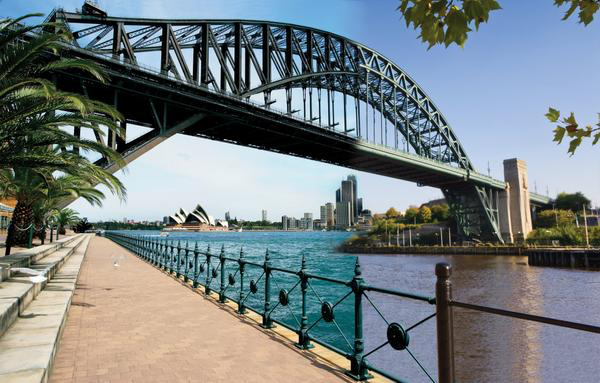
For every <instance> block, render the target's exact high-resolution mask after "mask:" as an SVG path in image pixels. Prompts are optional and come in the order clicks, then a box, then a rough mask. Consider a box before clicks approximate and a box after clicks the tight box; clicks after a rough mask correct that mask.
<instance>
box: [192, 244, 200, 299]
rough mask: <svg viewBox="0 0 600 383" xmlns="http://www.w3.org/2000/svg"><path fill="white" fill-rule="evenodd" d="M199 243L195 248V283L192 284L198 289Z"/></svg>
mask: <svg viewBox="0 0 600 383" xmlns="http://www.w3.org/2000/svg"><path fill="white" fill-rule="evenodd" d="M198 267H199V265H198V242H196V245H195V246H194V282H193V283H192V286H193V287H194V288H195V287H198V277H199V274H200V273H199V271H198Z"/></svg>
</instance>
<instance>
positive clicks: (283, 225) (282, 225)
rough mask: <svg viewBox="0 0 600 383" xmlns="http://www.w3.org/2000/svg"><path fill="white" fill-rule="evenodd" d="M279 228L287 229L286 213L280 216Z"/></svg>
mask: <svg viewBox="0 0 600 383" xmlns="http://www.w3.org/2000/svg"><path fill="white" fill-rule="evenodd" d="M281 229H282V230H287V229H288V217H287V215H284V216H283V217H281Z"/></svg>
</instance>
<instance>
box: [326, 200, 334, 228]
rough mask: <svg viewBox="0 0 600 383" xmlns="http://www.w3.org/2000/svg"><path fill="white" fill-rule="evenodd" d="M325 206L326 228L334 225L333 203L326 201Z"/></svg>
mask: <svg viewBox="0 0 600 383" xmlns="http://www.w3.org/2000/svg"><path fill="white" fill-rule="evenodd" d="M325 207H326V208H327V215H326V220H325V221H324V222H326V224H327V227H328V228H332V227H334V226H335V205H334V204H332V203H331V202H327V203H326V204H325Z"/></svg>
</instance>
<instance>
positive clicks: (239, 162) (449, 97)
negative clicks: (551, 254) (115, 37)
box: [3, 0, 600, 221]
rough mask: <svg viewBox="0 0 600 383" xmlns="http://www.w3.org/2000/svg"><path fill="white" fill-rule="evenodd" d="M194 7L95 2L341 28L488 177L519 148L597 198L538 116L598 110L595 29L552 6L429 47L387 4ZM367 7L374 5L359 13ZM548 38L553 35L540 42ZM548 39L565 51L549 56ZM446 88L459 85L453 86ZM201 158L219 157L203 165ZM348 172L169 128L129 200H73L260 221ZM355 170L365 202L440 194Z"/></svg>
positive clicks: (595, 187)
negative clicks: (423, 102) (389, 65)
mask: <svg viewBox="0 0 600 383" xmlns="http://www.w3.org/2000/svg"><path fill="white" fill-rule="evenodd" d="M80 3H81V2H80V1H79V0H77V1H75V0H66V1H61V2H50V3H44V4H40V3H39V2H35V1H32V0H26V1H16V0H8V1H7V0H5V1H4V2H3V4H4V5H5V6H6V8H5V9H6V10H7V16H18V15H21V14H24V13H29V12H31V11H41V12H46V13H47V12H48V11H50V9H51V8H52V7H53V6H57V5H60V6H63V7H64V8H65V9H70V10H74V9H75V8H76V7H80V6H81V4H80ZM183 3H187V1H183ZM202 5H203V6H202V7H198V6H197V5H195V6H194V7H185V6H183V5H182V6H181V7H169V6H168V2H166V1H162V0H152V1H145V2H143V3H141V4H138V5H136V6H135V7H134V6H132V5H131V4H129V3H126V2H108V1H104V2H101V6H102V7H104V8H105V9H106V10H107V11H108V12H109V14H112V15H116V16H140V17H144V16H145V17H152V16H153V15H156V14H161V15H162V16H163V17H165V18H167V17H172V18H178V17H199V18H235V17H243V18H255V19H270V20H276V21H294V22H295V23H299V24H303V25H309V26H314V27H317V28H322V29H324V30H328V31H332V32H335V33H339V34H341V35H346V36H349V37H350V38H353V39H355V40H357V41H360V42H362V43H364V44H366V45H368V46H371V47H373V48H375V49H377V50H378V51H380V52H381V53H382V54H384V55H386V56H388V57H390V58H391V59H392V60H393V61H395V62H397V63H398V64H399V65H400V66H401V67H402V68H403V69H405V70H406V71H407V73H409V74H410V75H411V77H413V78H414V79H415V80H416V81H417V82H418V83H419V84H420V85H421V86H422V87H423V88H424V89H425V90H426V91H427V93H428V94H429V95H430V96H431V97H432V99H433V100H434V101H435V102H436V104H437V105H438V106H439V107H440V109H441V110H442V111H443V112H444V114H445V116H446V118H447V119H448V121H449V122H450V124H451V126H452V127H453V128H454V130H455V132H456V133H457V135H458V137H459V138H460V140H461V142H462V143H463V145H464V146H465V148H466V150H467V151H468V153H469V155H470V158H471V160H472V161H473V163H474V164H475V166H476V168H477V169H478V170H479V171H480V172H483V173H487V171H486V168H487V165H488V161H489V164H490V169H491V175H492V176H493V177H495V178H498V179H502V161H503V160H504V159H506V158H512V157H517V158H520V159H523V160H525V161H526V163H527V165H528V167H529V175H530V177H529V178H530V185H529V187H530V190H532V191H536V190H537V192H538V193H541V194H546V187H547V186H546V185H548V188H549V191H550V195H551V196H554V195H555V194H556V193H557V192H561V191H567V192H575V191H579V190H580V191H582V192H583V193H584V194H586V195H587V196H588V197H589V198H590V199H592V201H593V205H598V204H599V203H600V177H598V176H597V175H598V174H600V163H599V161H598V156H597V151H598V149H597V147H591V146H590V145H587V144H586V145H583V146H582V147H581V148H580V149H579V150H578V151H577V153H576V154H575V155H574V156H572V157H569V156H568V155H567V154H566V148H565V146H564V145H563V146H557V145H555V143H553V142H552V128H553V127H552V124H550V123H548V121H547V120H546V119H545V117H544V113H545V112H546V110H547V108H548V106H554V107H558V108H559V109H561V110H563V111H565V112H566V113H568V112H569V111H571V110H572V111H574V112H576V114H577V115H578V117H580V118H581V119H582V120H585V121H586V122H589V121H592V118H593V116H595V115H596V112H598V111H597V103H595V101H594V100H592V99H590V98H589V97H585V95H586V94H589V93H590V92H593V90H594V89H596V88H597V87H598V84H599V83H600V75H599V74H598V73H597V71H595V70H594V69H593V68H596V67H598V65H600V64H599V62H600V53H599V52H598V51H597V50H594V49H588V48H586V47H589V46H594V44H595V43H594V42H595V41H597V40H598V38H599V37H600V32H599V31H598V28H594V27H593V26H591V27H588V28H584V27H582V26H580V25H578V24H577V23H576V21H575V20H574V19H572V20H569V21H566V22H562V21H561V20H560V19H561V18H562V15H563V12H562V10H560V9H558V8H556V7H554V6H553V5H552V4H551V2H548V3H547V4H546V3H544V4H530V3H526V4H525V3H519V4H517V3H516V2H507V3H506V4H503V9H502V10H501V11H499V12H497V14H495V15H494V18H493V20H491V22H490V23H489V24H486V25H484V26H482V28H481V31H480V32H479V33H477V34H474V35H473V36H472V38H470V39H469V41H468V43H467V46H466V47H465V48H464V49H461V48H457V47H451V48H448V49H445V48H442V47H434V48H432V49H431V50H429V51H428V50H427V47H426V46H425V45H424V44H422V43H421V42H419V41H418V40H417V39H416V33H415V32H414V31H412V30H410V29H407V28H406V27H405V26H404V24H403V23H402V22H400V20H399V15H398V14H397V13H396V12H395V7H396V2H394V1H381V2H377V3H372V2H371V3H368V4H367V3H366V2H365V1H331V2H328V3H327V4H322V6H323V7H326V9H325V11H324V12H323V13H321V14H319V13H314V12H310V8H311V7H310V6H307V5H306V2H300V1H290V2H286V3H285V5H281V4H279V3H276V2H270V1H267V2H264V3H261V4H260V5H257V4H255V3H251V2H245V1H236V2H234V3H232V4H229V5H222V4H215V3H213V2H203V3H202ZM367 7H370V8H373V12H366V8H367ZM182 9H186V12H183V11H182ZM199 9H202V10H201V11H200V10H199ZM375 14H376V15H378V16H377V20H376V19H374V16H373V15H375ZM331 15H335V17H331ZM379 19H381V20H379ZM547 41H553V42H554V43H553V44H551V45H550V44H546V42H547ZM399 47H402V49H399ZM532 47H534V48H532ZM556 47H560V49H561V52H562V54H563V55H565V56H568V57H570V58H571V59H570V60H569V61H568V62H562V61H560V62H559V61H557V60H555V56H556ZM509 48H510V49H509ZM404 52H410V53H411V54H409V55H407V54H404ZM482 63H484V64H485V65H482ZM557 73H570V77H569V81H565V82H561V87H560V89H558V87H556V86H553V84H554V81H551V80H552V79H555V78H556V76H557ZM517 84H518V89H519V91H516V89H517ZM456 89H463V90H464V91H461V92H459V93H457V92H456ZM492 90H493V91H492ZM498 105H502V107H501V108H499V107H498ZM533 142H535V145H532V143H533ZM207 158H218V159H219V160H218V161H211V163H210V164H208V163H207V161H206V159H207ZM290 169H293V171H290ZM573 169H585V170H586V172H579V171H573ZM348 171H349V170H348V169H345V168H340V167H337V166H333V165H328V164H321V163H316V162H312V161H309V160H303V159H298V158H292V157H286V156H282V155H278V154H275V153H266V152H261V151H258V150H256V149H249V148H242V147H237V146H233V145H229V144H223V143H217V142H212V141H206V140H202V139H189V138H187V137H179V136H175V137H173V138H171V139H169V140H167V141H166V142H165V143H163V144H161V145H159V146H158V147H157V148H156V149H154V150H153V151H152V152H150V153H148V154H146V155H144V156H142V157H141V158H140V159H138V160H136V161H135V162H134V163H132V164H131V165H130V166H129V168H128V170H127V171H126V172H119V173H117V175H118V176H119V177H120V178H121V179H122V180H123V181H124V183H125V185H126V186H127V187H128V190H129V199H128V202H126V203H124V204H122V203H120V202H119V201H118V199H116V198H114V197H112V196H109V197H108V198H107V199H106V201H105V202H104V207H103V208H102V209H100V208H97V207H90V206H89V205H87V204H86V203H85V202H83V201H77V202H75V203H74V204H73V205H72V206H71V207H72V208H74V209H75V210H77V211H79V212H80V215H81V216H85V217H88V218H89V219H90V220H94V221H95V220H101V219H102V220H107V219H119V218H118V217H122V216H124V215H127V216H128V217H133V218H135V219H139V220H143V219H147V220H151V219H154V218H156V217H161V216H162V215H163V213H162V212H163V210H165V211H170V210H173V209H175V208H177V206H178V205H191V204H193V203H194V202H195V201H197V200H202V201H205V202H204V203H205V204H206V206H207V208H208V209H209V210H211V211H212V212H213V213H214V214H215V215H216V216H223V214H224V212H225V211H228V210H230V211H232V212H233V213H232V215H233V216H238V217H241V216H244V217H247V218H248V219H256V220H258V219H260V214H261V213H260V206H265V207H266V208H267V209H268V210H269V211H270V212H272V213H271V216H272V217H278V216H281V215H283V214H285V213H287V214H294V215H298V216H299V215H301V214H302V213H303V210H304V209H301V208H298V209H297V210H295V209H296V208H295V206H320V205H321V204H322V201H323V200H327V199H329V198H330V197H328V196H329V190H331V187H332V186H333V185H334V184H335V183H337V180H338V179H339V178H340V177H343V176H344V175H345V174H347V173H348ZM356 174H357V176H359V177H360V178H361V180H362V185H363V188H362V195H363V196H364V197H365V198H366V199H368V200H369V201H370V204H369V206H370V207H371V208H372V210H373V211H383V210H384V209H387V208H388V207H390V206H394V207H396V208H397V209H403V208H405V207H406V206H408V205H411V204H415V205H417V204H420V203H422V202H425V201H427V200H429V199H434V198H437V197H441V193H440V192H439V190H436V189H431V188H419V187H417V186H416V185H414V184H411V183H408V182H403V181H398V180H393V179H389V178H386V177H381V176H374V175H370V174H367V173H361V172H356ZM157 181H158V182H157ZM242 192H243V198H240V195H241V194H242ZM165 197H166V198H165ZM156 201H161V203H160V204H157V203H156ZM232 201H233V202H232ZM289 201H294V204H293V205H292V204H291V203H290V202H289ZM297 202H300V203H297ZM312 209H315V208H314V207H313V208H312ZM313 212H315V213H316V211H313Z"/></svg>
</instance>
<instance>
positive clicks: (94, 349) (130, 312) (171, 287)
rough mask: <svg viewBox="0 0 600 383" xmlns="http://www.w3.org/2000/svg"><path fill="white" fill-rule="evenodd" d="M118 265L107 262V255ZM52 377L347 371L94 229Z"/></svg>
mask: <svg viewBox="0 0 600 383" xmlns="http://www.w3.org/2000/svg"><path fill="white" fill-rule="evenodd" d="M118 256H122V259H121V260H120V265H119V266H118V267H114V266H113V260H114V259H115V257H118ZM50 381H51V382H71V381H77V382H84V381H85V382H88V381H89V382H105V381H106V382H108V381H111V382H112V381H118V382H154V381H156V382H175V381H178V382H179V381H207V382H231V381H247V382H267V381H275V382H282V381H310V382H324V381H349V380H348V379H347V378H346V377H345V376H344V375H343V371H342V370H341V369H340V368H339V367H337V366H336V365H334V364H333V363H332V362H330V361H329V360H327V359H325V358H322V357H321V356H318V355H316V354H315V353H313V352H303V351H300V350H298V349H296V348H295V347H294V346H293V345H292V343H291V342H289V341H288V340H286V339H284V338H283V337H282V336H280V335H278V334H277V333H275V332H273V331H269V332H266V331H264V330H262V329H261V328H260V327H258V326H257V325H256V324H255V323H254V322H253V321H252V320H251V319H248V318H243V319H242V318H240V317H237V316H236V315H234V314H232V312H231V310H228V309H227V308H220V307H219V306H217V305H215V304H214V303H213V301H211V300H209V299H207V298H203V297H202V296H200V295H198V294H197V293H196V292H194V291H192V290H191V289H187V288H186V287H184V286H183V285H182V284H181V283H180V282H178V281H176V280H174V279H173V278H171V277H169V276H167V275H165V274H163V273H161V272H159V271H158V270H157V269H155V268H153V267H152V266H150V265H148V264H146V263H144V262H143V261H141V260H139V259H138V258H136V257H134V256H133V255H131V254H130V253H129V252H127V251H126V250H124V249H123V248H121V247H119V246H118V245H116V244H114V243H113V242H111V241H110V240H108V239H105V238H99V237H95V238H92V240H91V242H90V245H89V248H88V251H87V254H86V258H85V260H84V262H83V265H82V268H81V273H80V276H79V281H78V285H77V289H76V291H75V296H74V298H73V304H72V306H71V309H70V311H69V316H68V319H67V324H66V327H65V330H64V333H63V336H62V339H61V342H60V345H59V350H58V353H57V356H56V360H55V365H54V369H53V373H52V376H51V379H50Z"/></svg>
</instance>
